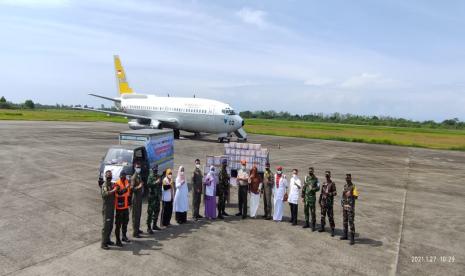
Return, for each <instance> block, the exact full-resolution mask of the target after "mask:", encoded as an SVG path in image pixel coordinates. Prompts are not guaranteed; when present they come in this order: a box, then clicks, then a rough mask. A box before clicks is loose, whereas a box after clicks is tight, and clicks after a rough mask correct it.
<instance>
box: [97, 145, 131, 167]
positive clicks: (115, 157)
mask: <svg viewBox="0 0 465 276" xmlns="http://www.w3.org/2000/svg"><path fill="white" fill-rule="evenodd" d="M103 162H104V163H105V164H106V165H123V166H126V165H128V164H131V162H132V151H131V150H127V149H114V148H111V149H109V150H108V152H107V155H106V156H105V159H104V160H103Z"/></svg>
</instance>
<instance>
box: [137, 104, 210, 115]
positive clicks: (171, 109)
mask: <svg viewBox="0 0 465 276" xmlns="http://www.w3.org/2000/svg"><path fill="white" fill-rule="evenodd" d="M128 108H129V109H139V110H154V111H171V112H188V113H201V114H207V110H205V109H197V108H177V107H165V108H163V107H158V106H143V105H129V106H128Z"/></svg>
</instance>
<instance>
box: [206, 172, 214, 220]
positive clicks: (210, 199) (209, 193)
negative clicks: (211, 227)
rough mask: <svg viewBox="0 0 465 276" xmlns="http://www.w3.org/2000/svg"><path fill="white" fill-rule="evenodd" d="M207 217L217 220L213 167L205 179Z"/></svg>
mask: <svg viewBox="0 0 465 276" xmlns="http://www.w3.org/2000/svg"><path fill="white" fill-rule="evenodd" d="M204 202H205V217H206V218H207V219H216V178H215V167H213V166H211V167H210V171H209V172H208V174H207V177H206V178H205V201H204Z"/></svg>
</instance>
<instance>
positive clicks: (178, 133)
mask: <svg viewBox="0 0 465 276" xmlns="http://www.w3.org/2000/svg"><path fill="white" fill-rule="evenodd" d="M173 131H174V139H179V136H181V132H180V131H179V129H174V130H173Z"/></svg>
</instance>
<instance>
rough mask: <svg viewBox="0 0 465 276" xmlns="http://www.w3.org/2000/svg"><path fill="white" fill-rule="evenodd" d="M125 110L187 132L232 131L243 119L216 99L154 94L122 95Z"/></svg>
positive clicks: (164, 125)
mask: <svg viewBox="0 0 465 276" xmlns="http://www.w3.org/2000/svg"><path fill="white" fill-rule="evenodd" d="M120 108H121V110H123V111H124V112H125V113H128V114H134V115H140V116H145V117H150V118H152V120H153V121H154V122H160V126H161V127H169V128H173V129H179V130H184V131H188V132H195V133H199V132H206V133H227V134H230V133H233V132H234V131H236V130H238V129H240V128H241V127H242V126H243V124H244V121H243V119H242V118H241V117H240V116H239V115H237V114H235V112H234V110H233V109H232V108H231V107H230V106H229V105H228V104H226V103H222V102H220V101H216V100H210V99H201V98H182V97H157V96H154V95H141V94H132V95H122V97H121V103H120Z"/></svg>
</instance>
